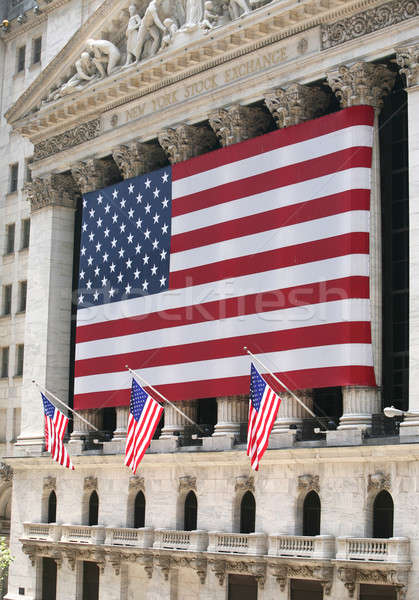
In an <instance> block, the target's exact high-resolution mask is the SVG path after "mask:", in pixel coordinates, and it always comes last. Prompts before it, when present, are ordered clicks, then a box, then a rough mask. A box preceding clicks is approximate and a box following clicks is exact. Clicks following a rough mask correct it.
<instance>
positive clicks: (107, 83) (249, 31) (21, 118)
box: [6, 0, 416, 141]
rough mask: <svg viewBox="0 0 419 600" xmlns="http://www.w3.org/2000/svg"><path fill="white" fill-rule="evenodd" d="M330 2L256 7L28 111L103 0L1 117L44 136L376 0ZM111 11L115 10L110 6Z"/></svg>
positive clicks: (93, 22) (96, 23) (91, 25)
mask: <svg viewBox="0 0 419 600" xmlns="http://www.w3.org/2000/svg"><path fill="white" fill-rule="evenodd" d="M415 1H416V0H415ZM332 2H333V6H332V7H330V5H329V8H325V7H324V3H323V2H321V1H319V0H304V1H303V2H301V4H299V5H298V7H297V8H296V5H295V4H291V2H290V1H287V2H285V3H284V2H278V3H271V4H268V5H266V6H264V7H262V8H260V9H257V10H255V11H254V12H253V13H252V15H251V18H249V17H245V18H240V19H238V20H236V21H232V22H231V23H229V24H228V25H224V26H222V27H220V28H219V29H217V30H214V32H213V34H212V35H211V36H207V37H204V38H202V39H199V40H198V41H196V42H195V43H191V44H190V45H188V46H187V47H186V48H185V47H182V48H179V49H178V50H177V51H171V52H167V53H166V52H164V53H159V54H157V55H156V56H154V57H152V58H149V59H146V60H144V61H143V62H141V63H140V66H139V67H135V66H133V67H131V68H128V69H124V70H122V71H119V72H117V73H116V74H115V75H112V76H110V77H108V78H106V79H104V80H102V81H99V82H96V83H92V84H91V85H88V86H86V88H85V89H84V90H83V91H81V92H78V93H76V94H73V95H71V96H67V97H65V98H62V99H60V100H58V101H55V102H51V103H49V104H47V105H44V106H42V107H41V109H40V110H38V111H37V110H35V112H31V111H33V109H34V105H36V104H38V105H39V102H40V100H41V97H42V96H45V92H46V90H49V89H50V88H51V86H52V85H53V83H54V81H55V80H56V79H57V77H55V78H54V73H56V72H58V71H60V72H61V74H62V71H63V69H62V67H61V68H59V67H60V65H62V63H65V64H66V67H65V69H64V71H65V70H66V69H69V68H70V66H71V65H72V64H73V63H74V60H75V58H76V57H77V52H80V49H81V48H82V46H83V43H84V41H85V39H86V38H87V37H88V36H89V35H94V30H97V29H100V24H101V22H103V20H104V19H105V18H106V17H107V18H110V17H111V13H112V10H111V5H112V4H113V3H112V2H111V0H105V1H104V3H103V4H102V5H101V6H100V8H99V9H98V11H96V13H95V14H94V15H92V17H90V18H89V20H88V21H87V22H86V23H85V25H83V27H82V28H81V29H80V30H79V31H78V32H77V33H76V34H75V36H73V38H72V39H71V40H70V41H69V42H68V43H67V45H66V46H65V47H64V48H63V50H62V51H61V52H60V53H59V54H58V55H57V57H56V58H55V59H54V60H53V61H51V63H50V64H49V65H48V66H47V67H46V69H45V70H44V71H43V73H42V74H41V75H40V76H39V77H38V78H37V79H36V80H35V82H34V83H33V84H32V85H31V86H30V87H29V88H28V89H27V90H26V92H25V93H24V94H23V95H22V96H21V97H20V98H19V100H18V101H17V102H16V103H15V105H14V106H13V107H11V108H10V109H9V110H8V111H7V113H6V118H7V119H8V121H9V123H11V124H12V125H13V126H14V127H15V129H17V130H19V131H20V132H21V133H23V134H24V135H26V136H28V137H30V138H31V139H32V140H35V141H38V140H40V139H45V137H50V136H51V135H53V134H54V133H58V132H59V131H63V130H65V129H68V128H69V127H71V126H72V125H73V124H76V123H80V122H81V121H84V120H86V117H89V116H90V118H91V116H92V115H93V114H94V113H96V114H97V113H98V112H102V113H104V112H106V111H108V110H111V109H113V108H116V107H118V106H120V105H122V104H125V103H127V102H131V101H132V100H135V99H138V98H141V97H143V96H145V95H147V94H150V93H152V92H155V91H157V90H159V89H162V88H164V87H166V86H169V85H171V84H173V83H176V82H178V81H181V80H182V79H186V78H187V77H191V76H192V75H195V74H197V73H200V72H201V71H207V70H208V69H211V68H213V67H215V66H218V65H220V64H223V63H226V62H229V61H231V60H234V59H235V58H239V57H241V56H244V55H246V54H249V53H252V52H254V51H256V50H258V49H260V48H263V47H266V46H269V45H270V44H274V43H275V42H278V41H280V40H282V39H284V38H287V37H290V36H292V35H295V34H296V33H300V32H302V31H305V30H307V29H310V28H312V27H315V26H317V25H320V24H322V23H329V22H331V21H334V20H336V19H337V18H339V17H340V18H342V17H345V16H347V15H351V14H354V13H355V12H357V11H359V10H360V9H365V8H368V7H369V6H376V5H377V0H355V1H351V2H345V3H344V4H343V3H342V2H341V1H339V0H332ZM113 10H116V9H115V7H113ZM163 58H164V62H162V59H163ZM32 98H33V99H34V101H33V102H31V101H30V99H32ZM25 113H26V115H25Z"/></svg>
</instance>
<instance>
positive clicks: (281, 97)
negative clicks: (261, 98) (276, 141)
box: [265, 83, 329, 129]
mask: <svg viewBox="0 0 419 600" xmlns="http://www.w3.org/2000/svg"><path fill="white" fill-rule="evenodd" d="M328 103H329V98H328V97H327V94H326V92H324V91H323V90H321V89H320V88H316V87H309V86H308V85H300V84H299V83H294V84H292V85H290V86H289V87H288V88H286V89H281V88H277V89H276V90H273V91H272V92H270V93H269V94H267V95H266V97H265V104H266V106H267V107H268V109H269V111H270V112H271V114H272V116H273V118H274V119H275V123H276V125H277V127H278V128H279V129H282V128H283V127H290V126H292V125H298V123H302V122H303V121H308V120H309V119H314V118H315V117H319V116H321V115H322V114H323V113H324V111H325V110H326V108H327V105H328Z"/></svg>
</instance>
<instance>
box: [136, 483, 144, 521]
mask: <svg viewBox="0 0 419 600" xmlns="http://www.w3.org/2000/svg"><path fill="white" fill-rule="evenodd" d="M144 523H145V497H144V494H143V492H141V491H140V492H138V494H137V495H136V496H135V501H134V527H144Z"/></svg>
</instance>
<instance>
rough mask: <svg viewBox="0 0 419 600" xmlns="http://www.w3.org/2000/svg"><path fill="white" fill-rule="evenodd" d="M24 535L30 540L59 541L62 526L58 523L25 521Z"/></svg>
mask: <svg viewBox="0 0 419 600" xmlns="http://www.w3.org/2000/svg"><path fill="white" fill-rule="evenodd" d="M23 537H24V538H25V539H28V540H39V541H43V542H58V541H59V540H60V537H61V526H60V525H57V524H56V523H23Z"/></svg>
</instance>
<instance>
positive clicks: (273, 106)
mask: <svg viewBox="0 0 419 600" xmlns="http://www.w3.org/2000/svg"><path fill="white" fill-rule="evenodd" d="M328 102H329V100H328V97H327V94H326V92H324V91H323V90H321V89H320V88H317V87H309V86H307V85H300V84H299V83H294V84H292V85H290V86H289V87H288V88H286V89H282V88H277V89H275V90H273V91H272V92H270V93H269V94H267V95H266V96H265V104H266V106H267V107H268V109H269V111H270V112H271V114H272V117H273V118H274V120H275V123H276V125H277V127H278V128H279V129H282V128H284V127H291V126H293V125H298V124H299V123H302V122H304V121H308V120H310V119H314V118H315V117H318V116H320V115H321V114H323V113H324V111H325V110H326V108H327V105H328ZM296 395H297V396H298V397H299V398H300V399H301V401H302V402H304V403H305V404H307V406H308V407H309V408H312V407H313V393H312V390H296ZM307 417H309V414H308V413H307V411H305V410H304V409H303V407H302V406H301V405H300V404H298V402H297V401H296V400H294V398H293V397H292V396H291V394H289V393H287V392H285V393H283V394H281V404H280V407H279V411H278V416H277V419H276V421H275V423H274V426H273V429H272V436H273V437H272V445H273V446H276V445H278V444H279V445H281V446H282V445H283V444H284V443H285V444H286V445H288V444H291V443H293V441H294V439H295V431H293V430H290V426H291V425H292V426H294V425H295V426H297V427H301V423H302V420H303V419H306V418H307ZM287 436H288V438H287ZM275 438H276V439H275ZM286 438H287V441H286Z"/></svg>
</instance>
